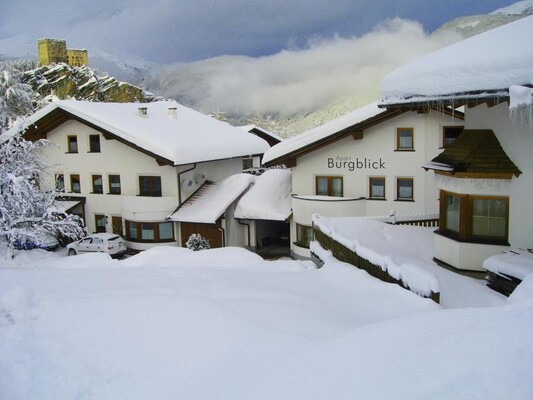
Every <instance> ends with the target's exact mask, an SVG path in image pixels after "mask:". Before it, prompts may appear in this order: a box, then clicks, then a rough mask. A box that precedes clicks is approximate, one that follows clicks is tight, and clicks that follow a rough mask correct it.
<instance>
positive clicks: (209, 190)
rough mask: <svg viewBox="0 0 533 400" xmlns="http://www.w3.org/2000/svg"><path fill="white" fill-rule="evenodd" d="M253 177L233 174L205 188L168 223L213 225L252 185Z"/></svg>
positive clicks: (172, 216) (174, 214) (171, 217)
mask: <svg viewBox="0 0 533 400" xmlns="http://www.w3.org/2000/svg"><path fill="white" fill-rule="evenodd" d="M255 178H256V177H255V176H254V175H251V174H235V175H231V176H229V177H227V178H226V179H224V180H223V181H221V182H218V183H214V184H212V185H208V186H205V190H203V191H202V192H201V193H198V195H196V196H195V195H193V196H191V198H190V199H189V200H188V201H186V202H185V203H184V204H183V205H182V206H181V207H180V208H179V209H178V210H177V211H176V212H174V213H173V214H172V215H170V216H169V217H168V219H169V220H170V221H178V222H197V223H202V224H214V223H216V222H217V220H218V219H219V218H220V217H221V216H222V214H224V212H225V211H226V209H227V208H228V207H229V206H230V205H231V204H232V203H233V202H234V201H235V200H237V198H238V197H239V196H240V195H241V194H242V193H243V192H244V191H245V190H246V189H248V187H249V186H250V185H251V184H252V182H253V181H254V180H255Z"/></svg>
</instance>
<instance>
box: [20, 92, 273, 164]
mask: <svg viewBox="0 0 533 400" xmlns="http://www.w3.org/2000/svg"><path fill="white" fill-rule="evenodd" d="M143 112H144V113H143ZM68 120H77V121H79V122H81V123H83V124H86V125H88V126H90V127H92V128H94V129H96V130H98V131H100V132H102V133H103V134H104V136H105V137H106V139H117V140H119V141H121V142H123V143H125V144H127V145H129V146H131V147H133V148H135V149H137V150H139V151H141V152H143V153H146V154H148V155H150V156H153V157H154V158H156V159H157V160H158V162H160V163H162V164H169V165H183V164H191V163H196V162H205V161H214V160H220V159H228V158H234V157H242V156H250V155H259V154H263V153H264V152H265V151H266V150H267V149H268V148H269V146H268V143H267V142H265V141H264V140H262V139H261V138H259V137H257V136H255V135H250V134H249V133H247V132H244V131H243V130H241V129H238V128H235V127H233V126H231V125H229V124H227V123H225V122H222V121H219V120H216V119H214V118H211V117H208V116H207V115H204V114H202V113H199V112H197V111H194V110H192V109H190V108H187V107H184V106H182V105H180V104H178V103H176V102H174V101H158V102H153V103H97V102H87V101H76V100H62V101H56V102H53V103H51V104H49V105H47V106H46V107H44V108H43V109H41V110H40V111H38V112H36V113H35V114H34V115H32V116H31V117H30V118H29V122H30V123H31V126H30V127H29V128H28V130H27V131H26V132H27V133H26V134H27V135H29V136H30V137H31V135H36V136H37V137H41V136H43V135H46V134H47V133H48V132H50V131H51V130H53V129H55V128H57V127H58V126H60V125H61V124H63V123H64V122H66V121H68Z"/></svg>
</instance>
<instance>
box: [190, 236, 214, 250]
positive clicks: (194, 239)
mask: <svg viewBox="0 0 533 400" xmlns="http://www.w3.org/2000/svg"><path fill="white" fill-rule="evenodd" d="M185 246H187V248H188V249H190V250H194V251H199V250H207V249H209V248H210V247H211V246H210V245H209V240H207V239H206V238H204V237H203V236H202V235H200V234H199V233H193V234H192V235H191V236H189V239H187V242H186V243H185Z"/></svg>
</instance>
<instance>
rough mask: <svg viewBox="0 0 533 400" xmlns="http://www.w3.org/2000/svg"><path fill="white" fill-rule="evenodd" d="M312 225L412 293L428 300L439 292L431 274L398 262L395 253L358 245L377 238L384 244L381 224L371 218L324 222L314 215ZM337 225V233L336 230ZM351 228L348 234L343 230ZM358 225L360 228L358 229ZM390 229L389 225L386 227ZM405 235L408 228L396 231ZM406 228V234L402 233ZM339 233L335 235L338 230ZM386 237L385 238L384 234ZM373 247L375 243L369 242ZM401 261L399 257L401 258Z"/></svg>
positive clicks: (331, 219)
mask: <svg viewBox="0 0 533 400" xmlns="http://www.w3.org/2000/svg"><path fill="white" fill-rule="evenodd" d="M313 223H314V224H315V225H316V226H317V227H318V228H320V230H321V231H322V232H324V233H325V234H326V235H328V236H329V237H331V238H333V240H335V241H337V242H339V243H341V244H342V245H344V246H345V247H347V248H348V249H350V250H352V251H353V252H355V253H357V254H358V255H359V256H360V257H362V258H364V259H365V260H368V261H369V262H371V263H372V264H374V265H377V266H379V267H381V269H382V270H383V271H387V272H388V273H389V275H390V276H392V277H393V278H395V279H397V280H400V281H401V282H402V283H403V284H404V285H405V286H406V287H408V288H409V290H411V291H412V292H414V293H416V294H419V295H421V296H426V297H429V296H431V294H432V293H438V292H439V291H440V288H439V282H438V279H437V278H436V277H435V275H434V274H432V273H431V272H428V271H427V270H425V269H423V268H421V267H419V266H417V265H416V264H414V263H412V262H398V261H395V260H393V258H392V257H395V255H396V256H397V253H396V252H395V251H394V250H390V249H389V251H385V252H384V251H376V250H375V247H374V246H371V245H370V246H368V245H367V246H365V245H363V244H361V242H360V241H359V240H358V238H362V237H367V238H368V237H369V236H372V235H376V234H377V238H376V239H377V240H381V241H382V243H383V242H384V241H386V240H387V238H386V232H385V228H384V227H385V225H384V224H383V222H381V221H379V220H377V219H372V218H324V217H322V216H320V215H319V214H314V215H313ZM339 224H340V229H339ZM347 225H350V232H347V231H346V230H345V228H346V226H347ZM357 225H359V227H357ZM388 227H389V228H390V227H391V225H388ZM398 228H400V229H401V230H402V231H407V230H408V229H409V227H405V226H402V227H398ZM405 228H407V230H406V229H405ZM338 229H339V230H340V231H341V233H338V232H337V230H338ZM384 233H385V237H384V235H383V234H384ZM372 243H374V242H372ZM400 257H401V256H400Z"/></svg>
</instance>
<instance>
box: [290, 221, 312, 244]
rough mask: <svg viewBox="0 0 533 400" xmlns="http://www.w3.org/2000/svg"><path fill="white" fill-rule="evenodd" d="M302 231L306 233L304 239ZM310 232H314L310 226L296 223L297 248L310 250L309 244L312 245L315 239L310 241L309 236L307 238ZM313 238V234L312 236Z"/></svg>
mask: <svg viewBox="0 0 533 400" xmlns="http://www.w3.org/2000/svg"><path fill="white" fill-rule="evenodd" d="M302 229H303V230H305V231H306V234H305V235H303V236H304V237H302V233H301V232H302ZM308 230H311V232H313V227H312V226H309V225H302V224H298V223H296V242H294V244H295V245H296V246H298V247H302V248H304V249H308V248H309V243H311V241H312V240H313V239H311V240H309V239H308V236H307V231H308ZM311 237H313V233H312V234H311ZM304 239H305V240H304ZM308 242H309V243H308Z"/></svg>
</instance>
